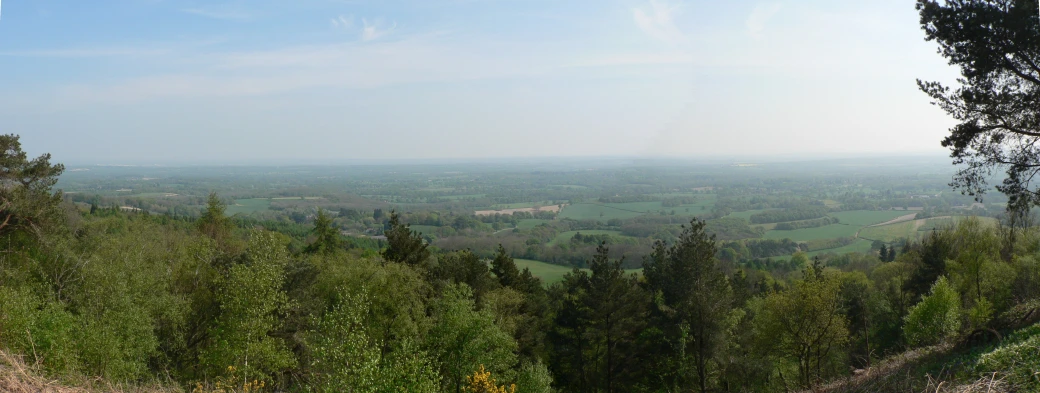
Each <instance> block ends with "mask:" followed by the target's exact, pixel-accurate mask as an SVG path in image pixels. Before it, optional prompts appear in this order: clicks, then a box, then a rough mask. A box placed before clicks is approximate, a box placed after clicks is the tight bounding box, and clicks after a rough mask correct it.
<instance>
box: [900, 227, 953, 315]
mask: <svg viewBox="0 0 1040 393" xmlns="http://www.w3.org/2000/svg"><path fill="white" fill-rule="evenodd" d="M918 250H919V251H918V258H916V260H915V261H914V262H915V263H914V265H915V266H914V272H913V274H911V275H910V279H909V280H907V282H906V290H907V291H908V292H910V293H911V294H912V296H913V299H912V301H914V302H916V301H917V300H918V299H920V297H921V296H923V295H924V294H926V293H928V291H929V289H930V288H931V287H932V284H933V283H935V280H937V279H939V276H942V275H944V274H946V260H947V259H950V258H951V257H952V256H953V239H952V232H951V231H949V230H933V231H932V232H931V233H929V234H928V236H927V237H925V238H924V240H923V241H922V242H921V245H920V247H919V248H918Z"/></svg>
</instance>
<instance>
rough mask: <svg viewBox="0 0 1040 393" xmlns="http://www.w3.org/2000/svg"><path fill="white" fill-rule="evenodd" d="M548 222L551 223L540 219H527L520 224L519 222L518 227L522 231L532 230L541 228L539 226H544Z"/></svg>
mask: <svg viewBox="0 0 1040 393" xmlns="http://www.w3.org/2000/svg"><path fill="white" fill-rule="evenodd" d="M548 222H549V220H542V219H538V218H525V219H523V220H520V221H519V222H517V223H516V227H517V228H519V229H521V230H524V229H531V228H534V227H536V226H539V225H542V224H546V223H548Z"/></svg>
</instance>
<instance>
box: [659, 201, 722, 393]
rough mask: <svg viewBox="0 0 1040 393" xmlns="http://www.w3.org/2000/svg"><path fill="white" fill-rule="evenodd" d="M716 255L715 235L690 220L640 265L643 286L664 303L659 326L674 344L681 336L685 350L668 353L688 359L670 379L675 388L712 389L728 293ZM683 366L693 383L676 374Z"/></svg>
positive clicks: (702, 225)
mask: <svg viewBox="0 0 1040 393" xmlns="http://www.w3.org/2000/svg"><path fill="white" fill-rule="evenodd" d="M716 252H717V247H716V245H715V237H714V236H709V235H708V234H707V232H706V231H705V223H704V222H703V221H700V220H697V219H693V220H692V221H691V222H690V225H689V226H684V227H683V232H682V233H681V234H680V235H679V239H678V241H677V242H676V244H674V245H673V246H672V247H669V248H667V249H666V248H665V247H664V246H663V245H660V244H659V245H658V246H657V248H656V249H655V251H654V255H653V256H652V257H650V258H648V259H647V260H646V261H645V262H644V264H643V274H644V275H645V276H646V280H647V284H648V286H649V287H650V289H651V290H653V291H655V292H657V293H659V294H660V296H661V298H662V300H663V302H662V303H663V304H661V305H658V308H657V310H658V312H657V314H658V315H659V318H660V322H659V323H658V326H659V327H660V328H661V329H662V330H663V331H665V334H666V335H667V336H669V338H670V339H671V340H672V341H673V342H675V341H677V340H678V339H679V338H680V337H685V339H684V340H683V341H684V346H685V347H684V348H676V352H678V353H673V354H672V355H673V356H676V355H680V354H681V355H683V357H687V358H686V359H679V361H678V362H677V363H678V364H676V365H675V367H678V368H679V370H677V371H676V372H675V374H674V380H673V381H671V384H672V385H673V386H674V387H675V388H679V389H680V390H688V389H692V388H695V387H696V389H697V390H699V391H701V392H706V391H708V390H709V389H710V388H711V387H712V386H711V385H713V381H710V380H709V379H710V377H709V375H708V374H709V370H710V369H712V368H713V367H714V366H713V365H714V364H715V363H717V362H718V360H719V359H718V358H719V355H720V354H721V352H722V350H723V348H724V347H725V344H726V339H727V337H726V320H727V318H728V316H729V314H730V312H731V310H732V290H731V288H730V283H729V279H728V278H727V277H726V275H725V273H723V272H722V270H721V269H719V267H718V260H717V259H715V254H716ZM662 253H663V254H662ZM680 327H685V328H686V330H685V331H683V330H682V329H680ZM686 354H689V355H686ZM686 368H689V369H692V371H693V374H694V375H692V377H693V378H692V379H691V378H688V376H687V373H685V372H682V371H681V370H683V369H686Z"/></svg>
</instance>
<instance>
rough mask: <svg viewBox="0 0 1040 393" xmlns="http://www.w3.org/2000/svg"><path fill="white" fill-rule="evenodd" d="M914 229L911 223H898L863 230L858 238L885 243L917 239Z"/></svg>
mask: <svg viewBox="0 0 1040 393" xmlns="http://www.w3.org/2000/svg"><path fill="white" fill-rule="evenodd" d="M914 228H915V225H914V222H913V221H906V222H899V223H895V224H889V225H882V226H879V227H869V228H863V230H862V231H860V233H859V237H860V238H863V239H868V240H880V241H883V242H886V243H888V242H893V241H896V240H899V239H917V231H916V230H914Z"/></svg>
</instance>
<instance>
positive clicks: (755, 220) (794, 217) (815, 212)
mask: <svg viewBox="0 0 1040 393" xmlns="http://www.w3.org/2000/svg"><path fill="white" fill-rule="evenodd" d="M826 215H827V208H826V207H822V206H821V207H813V206H805V207H797V208H791V209H784V210H767V211H764V212H761V213H755V214H752V215H751V218H750V220H751V223H752V224H766V223H773V222H785V221H800V220H811V219H814V218H820V217H823V216H826ZM815 226H819V225H815ZM807 228H808V227H807ZM789 229H797V228H789Z"/></svg>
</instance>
